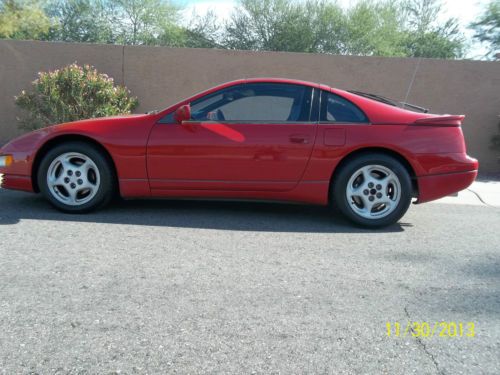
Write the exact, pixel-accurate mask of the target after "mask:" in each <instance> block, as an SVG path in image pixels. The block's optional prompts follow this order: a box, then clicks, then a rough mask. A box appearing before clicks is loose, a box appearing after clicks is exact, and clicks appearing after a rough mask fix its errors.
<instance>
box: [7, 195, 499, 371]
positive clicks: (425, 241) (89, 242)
mask: <svg viewBox="0 0 500 375" xmlns="http://www.w3.org/2000/svg"><path fill="white" fill-rule="evenodd" d="M499 224H500V209H496V208H492V207H486V206H469V205H454V204H427V205H422V206H413V207H411V208H410V211H409V212H408V214H407V215H406V216H405V217H404V218H403V220H402V222H401V223H400V224H398V225H395V226H392V227H390V228H387V229H384V230H379V231H370V230H363V229H358V228H354V227H352V226H351V225H350V224H348V223H346V222H345V221H343V220H342V219H341V218H338V217H332V216H331V215H330V212H329V211H328V210H327V209H325V208H322V207H309V206H299V205H279V204H262V203H230V202H192V201H191V202H188V201H131V202H123V203H121V204H120V205H114V206H112V207H110V208H108V209H106V210H104V211H101V212H98V213H95V214H89V215H84V216H76V215H64V214H61V213H59V212H57V211H55V210H53V209H52V208H51V207H49V206H48V204H47V203H45V201H44V200H43V199H42V198H41V197H40V196H36V195H29V194H24V193H18V192H10V191H5V190H0V373H5V374H18V373H39V374H52V373H57V374H87V373H88V374H111V373H122V374H135V373H137V374H146V373H150V374H164V373H214V374H222V373H228V374H237V373H282V374H299V373H301V374H302V373H325V374H326V373H349V374H350V373H352V374H359V373H366V374H368V373H370V374H371V373H383V374H408V373H416V374H461V373H464V374H475V373H486V374H498V373H500V355H499V353H500V235H499V232H500V225H499ZM408 321H411V322H413V321H419V322H420V321H425V322H429V323H431V324H433V323H434V322H441V321H446V322H450V321H451V322H474V323H475V326H476V335H475V337H461V338H459V337H456V338H449V337H437V336H434V337H433V338H418V339H417V338H413V337H411V335H409V336H407V337H394V336H392V337H388V336H387V333H386V322H393V323H394V322H400V323H401V325H402V326H403V327H404V326H405V325H406V323H407V322H408Z"/></svg>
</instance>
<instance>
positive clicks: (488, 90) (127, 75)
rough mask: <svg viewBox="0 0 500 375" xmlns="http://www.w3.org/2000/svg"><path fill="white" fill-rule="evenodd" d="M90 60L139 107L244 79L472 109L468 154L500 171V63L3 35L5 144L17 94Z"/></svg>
mask: <svg viewBox="0 0 500 375" xmlns="http://www.w3.org/2000/svg"><path fill="white" fill-rule="evenodd" d="M75 61H76V62H78V63H79V64H84V63H89V64H92V65H94V66H95V67H96V68H97V69H98V70H99V71H100V72H103V73H107V74H108V75H110V76H112V77H113V78H114V79H115V81H116V82H117V83H119V84H125V85H126V86H127V87H128V88H129V89H130V90H131V91H132V93H133V94H134V95H136V96H138V98H139V100H140V102H141V104H140V107H139V108H138V112H143V111H146V110H150V109H156V108H164V107H166V106H167V105H169V104H172V103H174V102H176V101H178V100H180V99H182V98H185V97H187V96H190V95H191V94H193V93H195V92H198V91H201V90H204V89H206V88H209V87H211V86H214V85H217V84H219V83H222V82H225V81H229V80H233V79H237V78H245V77H262V76H272V77H288V78H297V79H303V80H308V81H313V82H320V83H325V84H327V85H331V86H334V87H338V88H346V89H357V90H361V91H368V92H374V93H378V94H381V95H385V96H388V97H391V98H394V99H399V100H404V99H405V98H406V97H407V101H408V102H410V103H415V104H418V105H422V106H424V107H427V108H430V110H431V112H433V113H452V114H465V115H466V116H467V117H466V120H465V122H464V124H463V129H464V134H465V138H466V142H467V146H468V150H469V154H471V155H473V156H475V157H477V158H478V159H479V160H480V162H481V170H482V171H483V172H498V171H499V168H500V164H499V163H498V157H499V156H500V155H499V153H498V152H495V151H493V150H490V148H489V144H490V139H491V137H492V135H493V134H496V133H497V132H498V122H499V118H498V115H500V63H499V62H478V61H449V60H435V59H406V58H382V57H356V56H328V55H315V54H298V53H276V52H247V51H224V50H208V49H182V48H157V47H130V46H126V47H124V46H110V45H89V44H67V43H47V42H29V41H6V40H0V144H1V143H3V142H6V141H8V140H9V139H10V138H12V137H14V136H16V135H18V134H19V133H20V131H19V130H18V129H17V121H16V117H17V116H19V115H20V113H19V111H18V110H17V108H16V107H15V105H14V96H15V95H17V94H18V93H19V92H20V91H21V90H22V89H29V87H30V82H31V81H33V80H34V79H35V78H36V76H37V72H39V71H44V70H51V69H55V68H60V67H62V66H64V65H66V64H70V63H73V62H75Z"/></svg>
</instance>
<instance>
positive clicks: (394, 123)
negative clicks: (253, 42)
mask: <svg viewBox="0 0 500 375" xmlns="http://www.w3.org/2000/svg"><path fill="white" fill-rule="evenodd" d="M249 82H258V83H261V82H265V83H268V82H271V83H272V82H275V83H289V84H295V85H307V86H311V87H313V88H314V89H315V90H317V92H318V93H319V92H321V91H326V92H332V93H334V94H336V95H339V96H341V97H343V98H345V99H347V100H349V101H350V102H351V103H353V104H355V105H356V106H358V107H359V108H361V109H362V111H363V112H364V113H365V114H366V116H367V118H368V119H369V122H368V123H355V124H354V123H335V122H320V121H318V122H315V123H313V124H311V126H314V127H315V131H314V139H312V140H311V143H312V148H311V153H310V156H309V160H308V162H307V165H306V168H305V170H304V173H303V174H302V177H301V178H300V181H298V183H297V184H296V185H295V186H294V187H292V188H290V189H287V190H284V191H275V190H269V189H265V188H263V189H252V190H241V189H231V188H228V189H224V190H221V189H199V188H196V189H188V188H185V187H184V188H182V189H176V188H168V189H159V190H158V189H151V184H150V179H149V176H148V144H151V139H150V137H151V134H152V131H153V129H154V128H155V127H158V126H179V127H181V128H180V129H181V130H180V131H182V132H186V134H185V136H186V137H188V136H193V134H190V133H189V128H188V127H185V128H182V127H183V125H180V124H161V123H159V121H160V120H161V119H162V118H164V117H165V116H166V115H167V114H169V113H172V112H173V111H175V110H176V109H177V108H179V107H180V106H182V105H184V104H187V103H190V102H192V101H193V100H195V99H197V98H200V97H203V96H205V95H208V94H211V93H213V92H215V91H218V90H221V89H224V88H227V87H230V86H233V85H240V84H244V83H249ZM433 116H434V117H435V116H436V115H431V114H424V113H417V112H411V111H408V110H404V109H401V108H398V107H393V106H389V105H386V104H383V103H380V102H376V101H373V100H371V99H368V98H364V97H361V96H358V95H355V94H352V93H350V92H347V91H343V90H338V89H334V88H331V87H328V86H325V85H318V84H314V83H309V82H303V81H297V80H288V79H267V78H263V79H255V80H238V81H233V82H229V83H226V84H223V85H220V86H217V87H214V88H212V89H210V90H207V91H204V92H201V93H199V94H197V95H195V96H193V97H190V98H188V99H186V100H183V101H181V102H179V103H177V104H175V105H173V106H171V107H169V108H167V109H165V110H163V111H161V112H159V113H154V114H144V115H132V116H117V117H111V118H100V119H99V118H98V119H92V120H82V121H77V122H73V123H68V124H62V125H56V126H51V127H48V128H45V129H40V130H38V131H35V132H32V133H28V134H26V135H24V136H21V137H20V138H17V139H16V140H14V141H12V142H10V143H9V144H7V145H6V146H4V147H3V148H2V149H1V150H0V154H10V155H12V156H13V158H14V162H13V164H12V165H10V166H9V167H5V168H0V173H3V174H4V176H3V182H2V187H3V188H8V189H17V190H24V191H30V192H32V191H35V192H36V191H38V186H37V184H36V171H37V167H38V165H39V163H40V160H41V158H42V157H43V155H44V153H45V152H46V151H47V150H48V149H50V147H51V146H53V145H55V144H57V143H59V142H64V141H67V140H77V139H79V140H86V141H87V142H91V143H94V144H96V145H97V146H98V147H100V148H101V149H102V150H103V151H104V152H105V154H106V155H107V156H108V157H109V158H110V159H111V160H112V162H113V165H114V167H115V169H116V174H117V178H118V183H119V189H120V195H121V196H122V197H124V198H134V197H151V196H159V197H195V198H235V199H264V200H284V201H298V202H305V203H313V204H321V205H324V204H327V203H328V202H329V199H330V197H329V191H330V184H331V181H332V179H334V178H335V173H336V171H338V169H339V168H341V166H342V165H343V163H345V162H347V161H348V160H349V159H350V158H352V157H354V156H355V155H358V154H359V153H363V152H371V151H381V152H385V153H387V154H389V155H392V156H394V157H395V158H397V159H398V160H400V161H401V163H402V164H403V165H404V166H405V167H406V168H407V170H408V172H409V174H410V176H411V177H412V180H413V182H414V196H415V197H417V198H418V202H419V203H423V202H427V201H431V200H434V199H438V198H441V197H443V196H446V195H450V194H452V193H455V192H457V191H460V190H462V189H464V188H466V187H467V186H469V185H470V184H471V183H472V182H473V181H474V179H475V178H476V176H477V170H478V162H477V160H475V159H472V158H470V157H469V156H467V154H466V148H465V143H464V140H463V134H462V130H461V128H460V126H459V124H456V125H454V124H449V123H446V124H439V122H437V123H436V124H431V125H429V124H419V123H418V120H419V119H423V118H424V119H425V118H432V117H433ZM283 126H287V125H283ZM264 132H265V130H264V131H263V134H262V136H265V133H264ZM172 141H173V142H175V140H172ZM213 149H214V148H210V149H207V151H209V152H210V150H213ZM206 156H207V157H210V155H206ZM149 163H151V161H149ZM150 167H151V165H150ZM224 167H225V166H224V165H221V168H224ZM247 173H249V176H248V178H250V179H251V177H252V176H251V174H252V171H251V170H249V171H247Z"/></svg>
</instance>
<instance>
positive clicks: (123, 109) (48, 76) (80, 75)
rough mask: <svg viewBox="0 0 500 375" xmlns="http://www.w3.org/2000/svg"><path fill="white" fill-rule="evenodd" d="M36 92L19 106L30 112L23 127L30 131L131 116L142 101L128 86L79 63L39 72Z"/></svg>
mask: <svg viewBox="0 0 500 375" xmlns="http://www.w3.org/2000/svg"><path fill="white" fill-rule="evenodd" d="M32 89H33V90H32V91H31V92H26V91H24V90H23V91H22V92H21V94H20V95H19V96H17V97H16V104H17V105H18V106H19V107H20V108H22V109H24V110H25V111H27V115H26V116H25V117H24V118H21V119H18V120H19V127H20V128H23V129H28V130H34V129H40V128H43V127H46V126H49V125H53V124H59V123H64V122H70V121H76V120H81V119H86V118H94V117H103V116H113V115H120V114H128V113H131V112H132V110H133V109H134V108H136V107H137V105H138V104H139V102H138V101H137V98H135V97H131V96H130V91H129V90H127V88H125V87H121V86H115V85H114V82H113V78H110V77H108V76H107V75H106V74H100V73H98V72H97V70H96V69H95V68H94V67H93V66H90V65H84V66H78V65H77V64H76V63H74V64H71V65H68V66H66V67H64V68H62V69H58V70H54V71H51V72H40V73H38V79H36V80H35V81H33V83H32Z"/></svg>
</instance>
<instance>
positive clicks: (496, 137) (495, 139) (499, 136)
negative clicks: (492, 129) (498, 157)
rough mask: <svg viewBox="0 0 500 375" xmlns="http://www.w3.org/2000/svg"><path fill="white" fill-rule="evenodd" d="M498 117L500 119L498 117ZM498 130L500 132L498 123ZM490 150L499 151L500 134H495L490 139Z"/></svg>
mask: <svg viewBox="0 0 500 375" xmlns="http://www.w3.org/2000/svg"><path fill="white" fill-rule="evenodd" d="M498 117H499V118H500V116H498ZM498 129H499V130H500V122H499V123H498ZM491 148H492V149H493V150H498V151H500V134H496V135H494V136H493V137H492V138H491Z"/></svg>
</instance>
